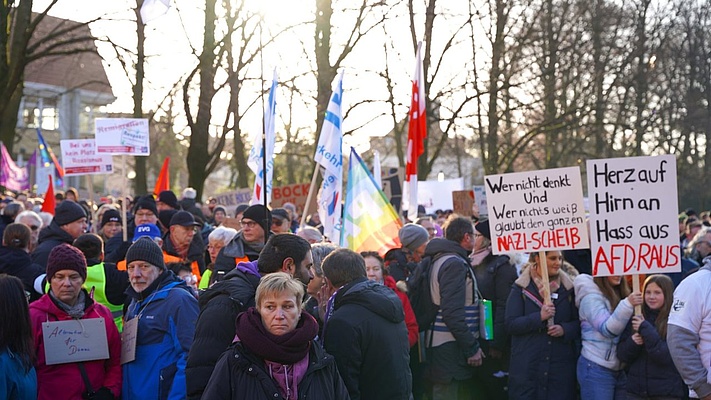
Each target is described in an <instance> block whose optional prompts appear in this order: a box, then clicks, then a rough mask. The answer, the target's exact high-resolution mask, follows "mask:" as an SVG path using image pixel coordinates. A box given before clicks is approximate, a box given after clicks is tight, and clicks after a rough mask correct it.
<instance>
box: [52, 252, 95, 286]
mask: <svg viewBox="0 0 711 400" xmlns="http://www.w3.org/2000/svg"><path fill="white" fill-rule="evenodd" d="M65 269H69V270H72V271H76V272H78V273H79V275H81V279H82V280H83V281H86V257H84V253H82V252H81V250H79V249H77V248H76V247H74V246H71V245H68V244H66V243H62V244H60V245H59V246H56V247H55V248H53V249H52V251H50V252H49V257H47V280H51V279H52V277H53V276H54V274H55V273H57V271H61V270H65Z"/></svg>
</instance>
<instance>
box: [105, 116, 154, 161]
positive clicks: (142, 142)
mask: <svg viewBox="0 0 711 400" xmlns="http://www.w3.org/2000/svg"><path fill="white" fill-rule="evenodd" d="M149 138H150V136H149V129H148V119H145V118H97V119H96V136H95V140H96V152H97V153H107V154H125V155H131V156H148V155H150V154H151V151H150V140H149Z"/></svg>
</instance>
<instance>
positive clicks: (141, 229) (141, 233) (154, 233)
mask: <svg viewBox="0 0 711 400" xmlns="http://www.w3.org/2000/svg"><path fill="white" fill-rule="evenodd" d="M142 237H147V238H150V239H151V240H152V241H153V242H155V244H157V245H158V246H163V238H162V237H161V236H160V228H158V225H156V224H143V225H138V226H137V227H136V229H134V230H133V243H136V241H137V240H138V239H140V238H142ZM163 261H164V262H165V263H166V264H168V263H174V262H181V260H180V258H179V257H176V256H171V255H170V254H166V253H165V252H163ZM116 268H117V269H118V270H119V271H126V259H123V260H121V261H119V262H117V263H116Z"/></svg>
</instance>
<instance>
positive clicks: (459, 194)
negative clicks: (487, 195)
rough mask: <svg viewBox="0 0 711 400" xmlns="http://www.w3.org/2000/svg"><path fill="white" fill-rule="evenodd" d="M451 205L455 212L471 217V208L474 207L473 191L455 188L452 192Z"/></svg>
mask: <svg viewBox="0 0 711 400" xmlns="http://www.w3.org/2000/svg"><path fill="white" fill-rule="evenodd" d="M452 205H453V208H452V211H454V213H455V214H459V215H463V216H466V217H471V216H472V208H473V207H474V191H473V190H455V191H454V192H452Z"/></svg>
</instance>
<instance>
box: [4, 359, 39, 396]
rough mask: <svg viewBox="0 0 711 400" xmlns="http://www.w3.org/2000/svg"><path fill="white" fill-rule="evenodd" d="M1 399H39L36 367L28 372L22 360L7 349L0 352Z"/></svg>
mask: <svg viewBox="0 0 711 400" xmlns="http://www.w3.org/2000/svg"><path fill="white" fill-rule="evenodd" d="M0 399H12V400H36V399H37V372H36V371H35V367H32V368H30V370H29V371H26V370H25V366H24V364H23V363H22V361H21V360H20V358H19V357H18V356H17V355H16V354H14V353H13V352H11V351H10V350H9V349H7V348H5V349H3V350H2V351H0Z"/></svg>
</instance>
